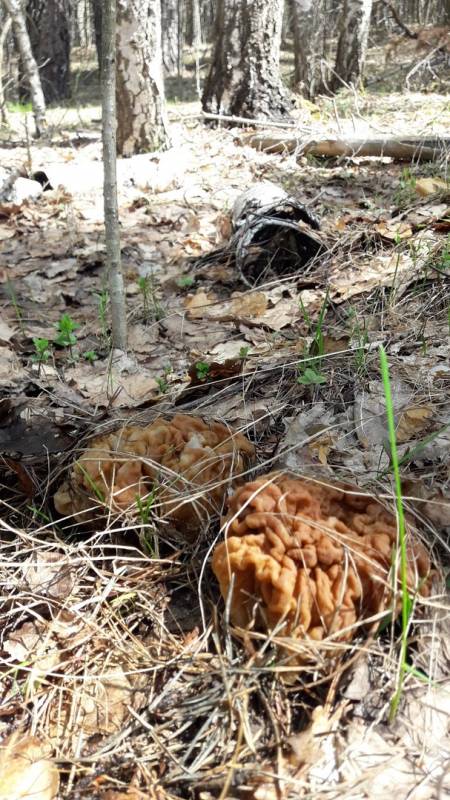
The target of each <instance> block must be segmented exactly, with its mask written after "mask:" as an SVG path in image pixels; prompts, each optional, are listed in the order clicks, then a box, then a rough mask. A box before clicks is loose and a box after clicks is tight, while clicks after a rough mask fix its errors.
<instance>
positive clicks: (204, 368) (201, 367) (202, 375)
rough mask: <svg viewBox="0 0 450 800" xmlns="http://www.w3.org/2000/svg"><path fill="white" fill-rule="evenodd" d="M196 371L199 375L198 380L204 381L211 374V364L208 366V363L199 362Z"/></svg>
mask: <svg viewBox="0 0 450 800" xmlns="http://www.w3.org/2000/svg"><path fill="white" fill-rule="evenodd" d="M195 371H196V373H197V378H198V380H199V381H204V380H206V378H207V377H208V374H209V364H207V363H206V361H197V363H196V365H195Z"/></svg>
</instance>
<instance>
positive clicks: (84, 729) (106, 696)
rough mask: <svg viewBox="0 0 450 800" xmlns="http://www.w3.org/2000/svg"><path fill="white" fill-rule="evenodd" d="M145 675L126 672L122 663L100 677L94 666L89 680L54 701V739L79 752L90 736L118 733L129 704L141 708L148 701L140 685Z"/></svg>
mask: <svg viewBox="0 0 450 800" xmlns="http://www.w3.org/2000/svg"><path fill="white" fill-rule="evenodd" d="M134 679H136V680H134ZM146 679H147V677H146V675H145V674H144V675H141V676H127V675H126V674H125V670H124V668H123V667H122V666H120V665H117V666H113V667H110V668H109V669H107V670H105V672H104V673H103V674H102V675H98V676H97V677H95V676H94V675H93V674H92V669H91V670H90V672H89V680H86V682H85V683H81V684H79V686H78V689H77V691H76V692H73V693H72V692H71V693H66V694H65V695H64V699H63V701H62V702H61V700H60V699H58V700H57V701H56V702H55V703H54V704H53V705H52V708H51V710H50V721H49V728H48V732H49V736H50V738H51V740H52V741H53V742H54V743H55V744H57V745H58V746H59V747H60V748H62V749H63V750H64V752H66V753H72V752H75V751H76V752H80V746H81V744H82V742H83V740H84V741H86V740H87V739H88V738H89V737H90V736H97V735H107V734H113V733H117V732H118V731H120V730H121V729H122V728H123V726H124V724H125V721H126V720H127V719H128V718H129V716H130V712H129V710H128V709H129V707H132V708H135V709H138V708H141V707H142V705H143V704H145V702H146V695H145V694H144V692H141V691H137V689H138V688H139V686H140V681H145V680H146ZM135 684H136V686H135ZM137 684H139V686H138V685H137Z"/></svg>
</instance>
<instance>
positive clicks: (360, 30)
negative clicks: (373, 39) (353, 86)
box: [332, 0, 372, 89]
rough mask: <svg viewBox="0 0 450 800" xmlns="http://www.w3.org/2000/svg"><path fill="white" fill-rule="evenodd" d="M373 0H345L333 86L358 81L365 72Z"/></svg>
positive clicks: (337, 86) (336, 87)
mask: <svg viewBox="0 0 450 800" xmlns="http://www.w3.org/2000/svg"><path fill="white" fill-rule="evenodd" d="M371 11H372V0H344V8H343V12H342V17H341V24H340V34H339V39H338V46H337V53H336V65H335V75H334V76H333V80H332V88H333V89H338V88H340V87H341V86H342V83H343V82H344V83H357V82H358V81H359V80H360V79H361V78H362V74H363V69H364V61H365V57H366V50H367V39H368V36H369V27H370V14H371Z"/></svg>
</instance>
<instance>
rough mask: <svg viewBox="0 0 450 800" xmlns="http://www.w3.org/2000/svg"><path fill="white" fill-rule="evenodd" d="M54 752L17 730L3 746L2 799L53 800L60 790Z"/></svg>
mask: <svg viewBox="0 0 450 800" xmlns="http://www.w3.org/2000/svg"><path fill="white" fill-rule="evenodd" d="M50 754H51V751H50V749H49V748H48V747H46V746H45V745H44V744H43V743H42V742H40V741H39V739H37V738H36V737H35V736H28V735H26V734H22V733H20V732H18V731H16V732H15V733H13V734H12V735H11V736H9V737H8V738H7V739H5V741H4V742H3V743H2V744H1V745H0V800H53V798H55V797H56V795H57V793H58V789H59V774H58V770H57V768H56V766H55V764H54V763H53V761H51V759H50Z"/></svg>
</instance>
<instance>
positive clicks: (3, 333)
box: [0, 317, 15, 342]
mask: <svg viewBox="0 0 450 800" xmlns="http://www.w3.org/2000/svg"><path fill="white" fill-rule="evenodd" d="M14 334H15V330H14V328H12V327H11V325H8V323H7V322H6V320H5V319H2V318H1V317H0V341H1V342H9V340H10V339H12V337H13V336H14Z"/></svg>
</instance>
